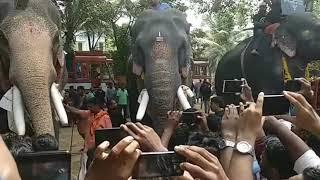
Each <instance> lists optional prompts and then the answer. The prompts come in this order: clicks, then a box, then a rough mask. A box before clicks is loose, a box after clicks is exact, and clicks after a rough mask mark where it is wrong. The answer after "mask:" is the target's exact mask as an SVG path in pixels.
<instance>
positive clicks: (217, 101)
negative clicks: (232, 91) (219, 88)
mask: <svg viewBox="0 0 320 180" xmlns="http://www.w3.org/2000/svg"><path fill="white" fill-rule="evenodd" d="M211 103H215V104H217V105H218V106H219V107H220V108H224V107H225V106H226V105H225V103H224V100H223V98H222V97H220V96H216V97H213V98H212V99H211Z"/></svg>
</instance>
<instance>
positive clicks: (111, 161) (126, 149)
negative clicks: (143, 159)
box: [86, 136, 141, 180]
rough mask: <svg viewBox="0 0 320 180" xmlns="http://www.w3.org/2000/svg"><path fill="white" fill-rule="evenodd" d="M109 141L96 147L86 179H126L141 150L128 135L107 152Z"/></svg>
mask: <svg viewBox="0 0 320 180" xmlns="http://www.w3.org/2000/svg"><path fill="white" fill-rule="evenodd" d="M108 146H109V142H107V141H105V142H103V143H102V144H100V145H99V146H98V147H97V149H96V156H95V159H94V161H93V162H92V164H91V166H90V168H89V170H88V173H87V176H86V180H100V179H106V178H108V179H114V180H128V179H129V177H130V176H131V174H132V171H133V167H134V165H135V163H136V161H137V160H138V158H139V156H140V154H141V151H140V150H139V149H138V147H139V144H138V142H137V141H135V140H134V138H133V137H131V136H128V137H126V138H124V139H123V140H121V141H120V142H119V143H118V144H117V145H116V146H114V147H113V148H112V150H111V152H110V153H109V154H108V153H106V151H107V150H108Z"/></svg>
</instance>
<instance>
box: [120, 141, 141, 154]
mask: <svg viewBox="0 0 320 180" xmlns="http://www.w3.org/2000/svg"><path fill="white" fill-rule="evenodd" d="M138 148H139V143H138V142H137V141H135V140H134V141H132V142H131V143H130V144H129V145H128V146H127V147H126V148H125V149H124V150H123V151H122V152H121V155H131V154H132V153H134V152H136V149H138Z"/></svg>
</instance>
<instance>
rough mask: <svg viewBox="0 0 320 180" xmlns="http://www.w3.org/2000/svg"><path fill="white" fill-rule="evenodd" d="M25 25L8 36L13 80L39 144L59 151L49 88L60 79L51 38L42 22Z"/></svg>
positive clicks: (11, 78)
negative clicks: (54, 61)
mask: <svg viewBox="0 0 320 180" xmlns="http://www.w3.org/2000/svg"><path fill="white" fill-rule="evenodd" d="M24 24H26V25H22V26H23V27H21V29H20V31H19V32H18V31H17V32H16V31H15V32H13V33H12V34H9V38H8V39H9V45H10V48H11V57H10V58H11V62H10V72H9V76H10V80H11V82H12V83H13V84H14V85H16V86H17V87H18V89H19V90H20V91H21V94H22V100H23V103H24V107H25V108H26V111H27V112H28V114H29V115H30V119H31V122H32V126H33V130H34V133H35V135H36V137H37V141H38V143H40V146H43V148H46V149H48V150H51V149H56V146H57V143H52V140H54V141H55V142H56V139H55V138H54V137H55V131H54V125H53V121H52V119H53V118H52V110H51V101H50V88H51V86H52V83H53V82H54V80H55V79H56V76H57V75H56V71H55V69H54V66H53V57H52V45H51V44H52V43H51V41H52V39H51V38H50V34H49V30H48V29H46V28H45V27H44V26H40V27H39V26H38V25H39V24H41V23H40V22H39V23H32V22H30V24H28V23H24ZM32 24H33V26H32ZM39 136H40V138H39ZM48 137H50V138H51V139H48ZM49 146H51V147H49Z"/></svg>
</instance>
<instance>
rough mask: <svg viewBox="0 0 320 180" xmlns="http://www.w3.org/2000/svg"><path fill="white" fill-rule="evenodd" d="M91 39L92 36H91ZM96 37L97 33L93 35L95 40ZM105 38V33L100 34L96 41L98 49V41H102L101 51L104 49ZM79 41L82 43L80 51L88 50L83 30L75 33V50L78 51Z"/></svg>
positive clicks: (86, 38)
mask: <svg viewBox="0 0 320 180" xmlns="http://www.w3.org/2000/svg"><path fill="white" fill-rule="evenodd" d="M91 39H92V38H91ZM96 39H98V35H95V40H96ZM105 41H106V38H105V35H102V36H101V37H100V39H99V41H98V43H97V47H96V49H97V50H100V49H99V43H103V51H106V43H105ZM79 43H82V51H89V42H88V37H87V36H86V34H85V33H84V31H79V32H77V33H76V42H75V46H74V48H75V50H76V51H80V49H79Z"/></svg>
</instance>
